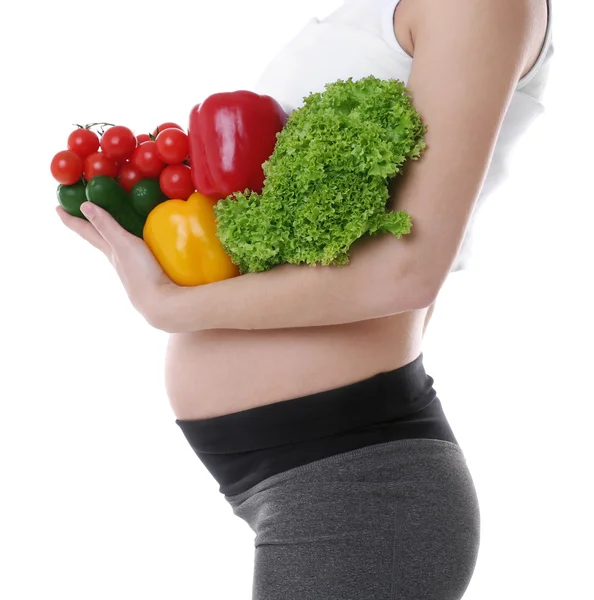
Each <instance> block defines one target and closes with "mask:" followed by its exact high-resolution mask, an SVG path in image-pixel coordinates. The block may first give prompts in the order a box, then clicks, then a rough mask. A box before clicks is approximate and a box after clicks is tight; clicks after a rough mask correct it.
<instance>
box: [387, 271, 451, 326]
mask: <svg viewBox="0 0 594 600" xmlns="http://www.w3.org/2000/svg"><path fill="white" fill-rule="evenodd" d="M398 273H399V275H398V277H396V278H392V281H393V285H392V286H390V292H389V298H388V299H387V302H388V306H387V308H388V311H390V312H389V314H397V313H400V312H409V311H413V310H423V309H425V308H428V307H429V306H431V305H432V304H433V303H434V302H435V300H436V299H437V295H438V294H439V290H440V289H441V286H442V285H443V281H444V280H445V277H441V276H439V274H435V273H433V272H432V271H431V270H430V269H428V268H426V266H425V268H423V265H420V264H418V263H417V262H411V263H408V264H406V265H401V268H400V269H398Z"/></svg>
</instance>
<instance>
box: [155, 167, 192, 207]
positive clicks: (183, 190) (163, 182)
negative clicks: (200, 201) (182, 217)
mask: <svg viewBox="0 0 594 600" xmlns="http://www.w3.org/2000/svg"><path fill="white" fill-rule="evenodd" d="M159 185H160V186H161V191H162V192H163V193H164V194H165V195H166V196H167V197H168V198H176V199H178V200H187V199H188V198H189V197H190V196H191V195H192V194H193V193H194V190H195V189H196V188H195V187H194V183H193V182H192V171H191V170H190V167H188V166H186V165H167V166H166V167H165V168H164V169H163V171H162V172H161V176H160V177H159Z"/></svg>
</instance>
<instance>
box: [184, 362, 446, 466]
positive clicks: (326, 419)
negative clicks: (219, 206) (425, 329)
mask: <svg viewBox="0 0 594 600" xmlns="http://www.w3.org/2000/svg"><path fill="white" fill-rule="evenodd" d="M435 397H436V393H435V390H434V389H433V379H432V378H431V377H430V376H429V375H427V373H426V372H425V368H424V366H423V355H422V354H420V355H419V356H418V357H417V358H416V359H415V360H413V361H412V362H410V363H408V364H407V365H404V366H403V367H400V368H398V369H395V370H393V371H385V372H381V373H378V374H377V375H374V376H372V377H369V378H367V379H364V380H361V381H357V382H355V383H351V384H348V385H345V386H342V387H339V388H335V389H331V390H325V391H321V392H317V393H315V394H311V395H308V396H303V397H301V398H293V399H290V400H283V401H280V402H275V403H274V404H268V405H265V406H258V407H256V408H250V409H248V410H243V411H240V412H235V413H231V414H227V415H222V416H218V417H212V418H208V419H199V420H179V419H177V420H176V423H177V424H178V425H179V427H180V428H181V429H182V431H183V433H184V435H185V436H186V438H187V440H188V442H189V443H190V444H191V446H192V448H193V449H194V450H195V451H196V452H200V453H205V454H230V453H237V452H247V451H251V450H261V449H263V448H272V447H275V446H281V445H286V444H290V443H295V442H302V441H306V440H312V439H315V438H321V437H325V436H330V435H334V434H337V433H341V432H346V431H350V430H352V429H355V428H360V427H364V426H367V425H373V424H375V423H383V422H385V421H392V420H394V419H398V418H401V417H404V416H406V415H410V414H412V413H415V412H417V411H419V410H422V409H423V408H426V407H427V406H429V404H431V402H432V401H433V400H434V398H435Z"/></svg>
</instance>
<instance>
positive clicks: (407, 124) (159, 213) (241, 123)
mask: <svg viewBox="0 0 594 600" xmlns="http://www.w3.org/2000/svg"><path fill="white" fill-rule="evenodd" d="M94 126H101V131H99V132H98V133H95V132H94V131H93V130H92V128H93V127H94ZM106 126H108V127H109V128H108V129H107V130H105V129H104V128H105V127H106ZM425 131H426V128H425V126H424V125H423V123H422V121H421V118H420V116H419V114H418V113H417V111H416V110H415V108H414V107H413V105H412V103H411V100H410V97H409V96H408V95H407V90H406V88H405V87H404V83H403V82H401V81H398V80H380V79H377V78H375V77H373V76H370V77H366V78H364V79H360V80H359V81H353V80H352V79H348V80H347V81H342V80H338V81H336V82H334V83H331V84H328V85H327V86H326V90H325V91H324V92H322V93H314V94H311V95H310V96H308V97H307V98H305V99H304V105H303V106H302V107H301V108H300V109H298V110H296V111H294V112H293V113H292V114H291V116H290V117H287V115H286V114H285V112H284V111H283V109H282V107H281V106H280V104H279V103H278V102H277V101H276V100H274V99H273V98H271V97H270V96H265V95H264V96H262V95H258V94H255V93H253V92H249V91H237V92H229V93H220V94H213V95H211V96H209V97H208V98H207V99H206V100H204V101H203V102H202V103H200V104H197V105H196V106H195V107H194V108H193V109H192V110H191V113H190V120H189V128H188V132H187V133H186V132H185V131H183V130H182V128H181V127H180V126H179V125H176V124H174V123H166V124H163V125H161V126H160V127H159V128H157V129H156V130H155V131H154V132H153V134H152V135H146V136H144V135H141V136H138V137H135V136H134V134H133V133H132V131H131V130H130V129H128V128H126V127H122V126H111V125H109V124H93V125H90V126H86V127H81V126H79V128H78V129H77V130H76V131H74V132H72V133H71V135H70V137H69V138H68V150H66V151H62V152H59V153H58V154H56V156H55V157H54V159H53V161H52V166H51V169H52V174H53V175H54V177H55V178H56V179H57V180H58V181H59V183H60V186H59V187H58V199H59V201H60V204H61V205H62V206H63V207H64V208H65V209H66V210H67V211H68V212H69V213H70V214H73V215H76V216H78V217H81V218H84V216H83V215H82V213H81V212H80V205H81V203H82V202H84V201H85V200H90V201H91V202H93V203H95V204H98V205H99V206H101V207H103V208H104V209H106V210H107V211H108V212H110V213H111V214H112V216H113V217H114V218H115V219H116V220H117V221H118V222H119V223H120V224H121V225H122V227H124V228H125V229H127V230H128V231H130V232H131V233H133V234H134V235H137V236H139V237H142V238H143V239H144V240H145V242H146V243H147V245H148V246H149V248H150V249H151V250H152V252H153V254H154V255H155V257H156V258H157V260H158V261H159V263H160V264H161V266H162V267H163V269H164V270H165V272H166V273H167V274H168V275H169V277H170V278H171V279H172V280H173V281H175V282H176V283H178V284H179V285H190V286H191V285H200V284H204V283H210V282H213V281H219V280H221V279H226V278H229V277H234V276H236V275H239V274H243V273H247V272H250V271H252V272H255V271H264V270H268V269H271V268H272V267H274V266H275V265H277V264H281V263H295V264H297V263H307V264H310V265H315V264H317V263H322V264H337V265H342V264H346V263H347V262H348V260H349V259H348V251H349V248H350V246H351V245H352V244H353V243H354V242H355V241H356V240H357V239H358V238H360V237H361V236H363V235H365V234H370V235H373V234H378V233H381V232H390V233H392V234H393V235H395V236H396V237H398V238H400V237H401V236H402V235H404V234H408V233H410V229H411V226H412V223H411V220H410V217H409V215H408V214H407V213H406V212H404V211H398V212H387V211H386V202H387V200H388V197H389V192H388V185H389V182H390V179H391V178H393V177H394V176H395V175H396V174H397V173H399V172H401V170H402V167H403V165H404V163H405V162H406V161H407V160H416V159H418V158H419V157H420V155H421V153H422V151H423V150H424V148H425V142H424V133H425Z"/></svg>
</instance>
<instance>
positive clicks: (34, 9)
mask: <svg viewBox="0 0 594 600" xmlns="http://www.w3.org/2000/svg"><path fill="white" fill-rule="evenodd" d="M336 4H337V2H336V1H333V2H330V1H325V2H322V1H320V0H300V2H292V3H285V2H278V1H275V0H258V2H245V1H244V2H240V1H239V0H234V1H233V2H230V1H227V2H214V1H212V2H203V1H197V0H194V1H192V2H189V1H186V0H179V1H177V2H171V3H160V2H154V3H149V2H139V1H134V2H132V1H122V0H120V1H118V2H115V1H113V0H105V1H104V2H102V3H101V4H97V3H87V2H67V1H64V0H55V1H54V2H44V3H41V2H37V3H8V2H5V3H3V4H2V8H1V9H0V11H1V12H0V22H1V23H2V35H1V36H0V44H1V47H0V51H1V57H2V63H1V65H2V67H1V68H2V83H1V85H2V94H1V99H0V102H1V108H2V113H1V114H2V136H1V144H0V152H1V155H2V156H1V164H2V173H3V185H2V203H3V207H2V216H1V217H0V231H1V235H0V249H1V254H0V256H1V258H0V260H1V261H2V273H3V278H2V283H1V284H0V286H1V288H2V293H1V295H0V302H1V303H2V304H1V306H2V311H1V313H0V319H1V322H2V329H1V334H0V340H1V342H0V343H1V347H0V348H1V353H2V362H1V364H2V367H1V369H2V373H1V378H0V398H1V403H0V481H1V483H0V486H1V488H0V571H1V572H0V597H1V598H3V599H6V600H24V599H27V600H29V599H33V598H35V599H38V598H39V599H41V598H60V599H61V600H71V599H72V600H75V599H76V600H80V599H81V598H84V599H85V600H95V599H97V600H98V599H101V600H104V599H106V598H109V599H110V600H130V599H132V598H134V599H136V598H138V599H140V598H142V599H143V600H149V599H151V600H152V599H164V598H167V599H168V600H169V599H171V600H173V599H175V600H189V599H197V598H200V599H202V598H208V599H209V600H223V599H229V598H234V599H239V600H248V599H249V598H250V594H251V578H252V566H253V535H252V533H251V531H250V530H249V528H248V527H247V525H246V524H245V523H243V521H240V520H239V519H238V518H237V517H235V516H233V514H232V512H231V510H230V507H228V505H227V503H226V502H225V501H224V499H223V498H222V496H220V495H219V492H218V486H217V485H216V483H215V482H214V480H213V479H212V478H211V476H210V475H209V474H208V472H207V471H206V470H205V469H204V468H203V467H202V465H201V463H200V462H199V460H198V459H197V458H196V456H195V455H194V454H193V452H192V450H191V448H190V447H189V445H188V444H187V442H186V440H185V438H184V437H183V435H182V433H181V431H180V430H179V429H178V427H177V425H175V423H174V419H175V416H174V414H173V412H172V410H171V409H170V407H169V404H168V401H167V398H166V396H165V391H164V383H163V367H162V363H163V354H164V349H165V342H166V335H165V334H164V333H162V332H159V331H155V330H153V329H151V328H149V327H148V326H147V325H146V323H145V322H144V320H143V319H142V318H141V317H140V316H139V315H138V314H137V313H136V312H135V311H134V309H133V308H132V307H131V306H130V304H129V303H128V300H127V297H126V296H125V294H124V292H123V289H122V288H121V285H120V283H119V280H118V279H117V277H116V275H115V272H114V271H113V269H112V268H111V266H110V265H109V263H108V262H107V261H106V260H105V258H104V257H103V256H102V255H101V254H100V253H99V252H98V251H97V250H95V249H94V248H92V247H91V246H89V245H88V244H86V243H85V242H84V241H82V240H81V239H79V238H78V237H77V236H76V235H75V234H73V233H72V232H70V231H69V230H67V229H66V228H65V227H64V226H63V225H62V224H61V222H60V221H59V219H58V217H57V216H56V214H55V212H54V206H55V205H56V200H55V187H56V184H55V182H54V181H53V180H52V178H51V175H50V173H49V163H50V160H51V157H52V156H53V154H54V153H55V152H57V151H58V150H61V149H63V148H64V147H65V143H66V138H67V136H68V134H69V132H70V131H71V129H72V127H71V124H72V123H89V122H93V121H107V122H112V123H120V124H125V125H128V126H130V127H132V128H134V129H135V130H136V132H137V133H140V132H142V131H147V130H149V129H151V130H152V128H153V127H154V126H155V125H156V124H158V123H159V122H162V121H169V120H173V121H178V122H180V124H182V125H185V124H186V123H187V117H188V113H189V110H190V108H191V107H192V106H193V105H194V104H195V103H197V102H199V101H201V100H202V99H204V98H205V97H206V96H207V95H209V94H211V93H214V92H217V91H230V90H233V89H241V88H248V89H249V88H250V86H251V85H252V84H253V83H254V82H255V79H256V77H257V76H258V75H259V73H260V71H261V70H262V69H263V68H264V66H265V64H266V62H267V60H268V59H269V58H270V57H271V56H272V54H273V53H274V52H275V50H276V49H278V48H279V47H280V46H281V45H282V44H283V43H284V42H285V40H287V39H288V38H289V37H290V36H292V35H293V34H294V33H296V32H297V30H298V29H299V28H300V27H301V26H302V24H303V23H304V22H305V20H307V19H308V18H309V17H311V16H315V15H317V16H319V17H322V16H324V15H325V14H327V13H328V12H329V11H330V10H331V9H333V8H334V6H335V5H336ZM578 6H579V8H578ZM555 9H556V10H555V16H556V22H555V30H554V39H555V45H556V54H555V58H554V61H555V62H554V65H553V69H552V72H551V80H550V85H549V90H548V93H547V96H546V105H547V112H546V114H545V116H544V117H542V118H541V119H540V121H539V122H538V123H537V124H536V125H535V126H534V127H533V128H532V129H531V130H530V132H529V133H528V134H527V135H526V137H525V138H524V140H523V141H522V143H521V144H520V145H519V147H518V148H517V149H516V151H515V153H514V158H513V160H512V161H511V164H512V169H511V171H510V177H509V180H508V181H507V182H506V183H505V184H504V185H503V186H502V188H501V189H500V191H499V192H498V194H497V196H496V197H494V198H493V200H492V201H491V204H490V205H489V206H487V207H486V208H485V209H484V211H483V212H482V216H481V219H480V222H479V227H478V229H477V236H476V237H477V239H478V244H477V247H476V253H475V259H474V263H473V265H472V268H471V269H470V270H468V271H467V272H465V273H458V274H454V275H452V276H451V278H450V279H449V280H448V282H447V283H446V285H445V287H444V288H443V291H442V295H441V299H440V300H439V301H438V304H437V309H436V313H435V316H434V320H433V323H432V325H431V327H430V329H429V332H428V335H427V339H426V346H425V358H426V367H427V370H428V372H429V373H430V374H431V375H432V376H433V377H434V379H435V387H436V389H437V392H438V394H439V396H440V398H441V399H442V403H443V404H444V407H445V410H446V413H447V415H448V417H449V420H450V422H451V424H452V426H453V428H454V431H455V432H456V435H457V437H458V440H459V441H460V443H461V445H462V446H463V448H464V451H465V454H466V457H467V460H468V463H469V465H470V467H471V470H472V472H473V476H474V478H475V483H476V486H477V489H478V493H479V496H480V500H481V513H482V542H481V550H480V555H479V561H478V564H477V567H476V570H475V575H474V578H473V580H472V582H471V585H470V587H469V589H468V592H467V594H466V596H465V599H468V600H473V599H475V600H491V599H493V600H495V599H497V600H501V599H502V598H505V600H515V599H518V600H520V599H521V600H525V599H527V598H538V599H539V600H544V599H553V598H554V599H559V598H568V599H569V598H571V599H572V600H581V599H588V598H590V599H591V598H594V589H593V587H594V583H593V582H592V574H591V567H592V563H593V562H594V551H593V549H592V538H593V536H594V524H593V517H592V506H594V498H593V497H592V492H591V491H589V489H590V490H591V489H592V488H591V487H589V486H590V485H591V483H592V471H593V470H592V464H591V463H592V458H593V454H594V453H593V452H592V442H591V440H592V418H593V417H594V412H593V409H592V401H593V400H594V392H593V390H592V383H591V380H590V373H591V372H592V371H591V364H592V358H593V353H592V349H591V340H592V335H593V333H594V331H593V322H592V306H593V304H592V301H593V300H594V298H593V296H592V293H591V291H589V289H588V288H589V287H590V284H591V280H592V257H593V251H592V241H591V238H592V219H593V217H594V211H593V209H592V203H593V201H594V194H593V193H592V170H593V163H594V161H593V159H594V151H593V150H592V136H593V134H594V127H593V117H592V114H593V109H592V98H591V95H589V94H588V89H589V86H590V85H591V73H592V61H593V59H594V55H593V51H592V45H591V40H592V37H593V35H594V31H593V30H592V27H593V25H592V24H593V23H594V10H593V9H592V7H591V5H590V3H587V2H579V3H577V2H567V3H561V2H558V3H557V4H556V6H555ZM230 368H232V366H230ZM329 600H330V599H329Z"/></svg>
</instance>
